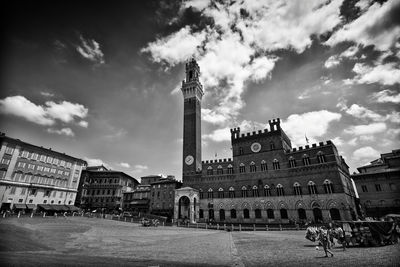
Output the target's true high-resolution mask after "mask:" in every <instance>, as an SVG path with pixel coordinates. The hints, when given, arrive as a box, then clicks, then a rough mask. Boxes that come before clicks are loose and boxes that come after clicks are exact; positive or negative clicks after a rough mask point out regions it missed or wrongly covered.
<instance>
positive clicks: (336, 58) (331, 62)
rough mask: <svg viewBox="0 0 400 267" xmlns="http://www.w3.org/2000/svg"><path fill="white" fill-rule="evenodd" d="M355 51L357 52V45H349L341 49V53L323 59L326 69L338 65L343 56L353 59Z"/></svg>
mask: <svg viewBox="0 0 400 267" xmlns="http://www.w3.org/2000/svg"><path fill="white" fill-rule="evenodd" d="M357 52H358V47H357V46H350V47H349V48H347V49H346V50H345V51H343V52H342V53H341V54H339V55H333V56H330V57H329V58H328V59H327V60H326V61H325V64H324V66H325V68H327V69H331V68H334V67H336V66H338V65H339V64H340V63H341V62H342V60H343V58H348V59H355V58H356V57H355V54H356V53H357Z"/></svg>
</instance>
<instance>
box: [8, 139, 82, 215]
mask: <svg viewBox="0 0 400 267" xmlns="http://www.w3.org/2000/svg"><path fill="white" fill-rule="evenodd" d="M0 142H1V148H0V160H1V161H0V199H1V209H2V210H19V211H26V212H32V211H36V210H43V211H53V212H54V211H68V210H75V208H74V203H75V198H76V194H77V191H78V185H79V180H80V176H81V172H82V169H83V168H85V166H86V165H87V163H86V161H84V160H82V159H79V158H75V157H72V156H70V155H67V154H65V153H62V152H57V151H54V150H52V149H50V148H44V147H41V146H36V145H33V144H30V143H27V142H24V141H21V140H19V139H15V138H11V137H8V136H6V135H5V134H4V133H1V135H0Z"/></svg>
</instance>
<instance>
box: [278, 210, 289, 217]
mask: <svg viewBox="0 0 400 267" xmlns="http://www.w3.org/2000/svg"><path fill="white" fill-rule="evenodd" d="M280 211H281V219H287V218H288V214H287V210H286V209H281V210H280Z"/></svg>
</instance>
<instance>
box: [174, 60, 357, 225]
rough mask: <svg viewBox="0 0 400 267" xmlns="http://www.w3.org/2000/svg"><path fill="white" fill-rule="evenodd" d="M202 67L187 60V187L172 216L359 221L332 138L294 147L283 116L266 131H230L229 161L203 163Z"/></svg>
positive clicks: (260, 220)
mask: <svg viewBox="0 0 400 267" xmlns="http://www.w3.org/2000/svg"><path fill="white" fill-rule="evenodd" d="M199 76H200V68H199V66H198V64H197V63H196V61H195V60H194V59H192V60H191V61H189V62H188V63H186V79H185V80H184V81H183V82H182V89H181V90H182V93H183V96H184V125H183V173H182V179H183V187H182V188H180V189H178V190H176V193H175V212H174V214H175V219H179V218H181V219H184V218H185V217H186V218H188V219H190V220H191V221H192V222H193V221H199V222H201V221H218V222H240V223H266V222H267V223H274V222H277V223H278V222H279V223H288V222H290V221H312V222H327V221H331V220H351V219H355V218H356V208H355V191H354V188H353V184H352V181H351V178H350V174H349V167H348V166H347V164H346V162H345V160H344V159H343V158H342V156H340V154H339V152H338V150H337V148H336V146H335V145H334V144H333V143H332V142H331V141H326V142H320V143H318V144H312V145H306V146H305V147H299V148H293V147H292V144H291V141H290V139H289V137H288V136H287V135H286V134H285V132H284V130H283V129H282V127H281V124H280V119H274V120H270V121H269V129H264V130H259V131H254V132H250V133H242V132H241V130H240V128H234V129H231V145H232V153H233V155H232V158H227V159H215V160H206V161H202V159H201V100H202V96H203V94H204V93H203V88H202V85H201V83H200V81H199Z"/></svg>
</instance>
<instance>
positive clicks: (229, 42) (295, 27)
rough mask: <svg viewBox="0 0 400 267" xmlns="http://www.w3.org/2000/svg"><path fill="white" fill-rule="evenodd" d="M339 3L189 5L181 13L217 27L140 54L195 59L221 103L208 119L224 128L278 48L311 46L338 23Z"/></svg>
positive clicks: (162, 41)
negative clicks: (189, 12) (187, 11)
mask: <svg viewBox="0 0 400 267" xmlns="http://www.w3.org/2000/svg"><path fill="white" fill-rule="evenodd" d="M341 2H342V0H333V1H323V2H321V1H318V0H313V1H311V0H310V1H304V2H298V1H283V0H282V1H237V2H224V1H223V2H213V4H210V1H198V0H193V1H185V2H184V3H183V5H182V8H183V9H184V8H188V7H192V8H194V9H196V10H199V11H201V12H202V16H203V17H207V18H210V19H211V20H212V21H213V23H211V24H210V25H208V26H207V27H204V28H203V29H202V30H200V31H199V29H198V26H193V27H191V26H186V27H185V28H182V29H180V30H179V31H177V32H175V33H172V34H170V35H168V36H166V37H164V38H159V39H157V40H156V41H154V42H152V43H149V44H148V45H147V46H146V47H145V48H143V49H142V50H141V51H142V52H149V53H150V54H151V58H152V60H153V61H154V62H161V63H165V64H166V65H167V66H168V65H169V66H174V65H176V64H179V63H182V62H185V61H186V60H187V59H188V58H189V57H191V56H193V55H195V56H196V58H197V59H198V63H199V65H200V68H201V71H202V76H201V79H202V83H203V85H204V88H206V90H210V91H212V94H210V93H209V94H206V97H207V96H209V95H213V97H214V100H215V101H216V102H217V103H218V104H217V105H215V107H214V108H212V110H209V111H206V112H208V114H213V115H214V116H216V117H217V119H213V118H210V117H209V116H207V115H206V120H207V121H210V122H212V123H216V121H218V122H221V123H223V125H222V126H223V127H226V126H227V125H228V124H229V123H231V122H233V121H235V119H236V117H237V115H238V114H239V110H240V109H241V108H243V106H244V105H245V103H244V101H243V99H242V94H243V92H244V90H245V88H246V85H247V82H248V81H253V82H259V81H261V80H263V79H266V78H268V77H269V75H270V73H271V71H272V70H273V68H274V66H275V63H276V61H277V60H278V58H277V57H276V56H275V55H274V54H273V52H274V51H276V50H280V49H293V50H295V51H296V52H298V53H301V52H303V51H304V50H305V49H306V48H307V47H309V46H310V45H311V43H312V37H311V36H312V35H320V34H322V33H325V32H328V31H331V30H332V29H333V28H334V27H335V26H336V25H338V24H339V23H340V10H339V9H340V5H341ZM243 11H244V12H243ZM244 13H246V14H247V15H243V14H244ZM211 26H212V27H211ZM194 29H195V30H194ZM175 92H178V89H176V88H175V89H174V90H173V93H175Z"/></svg>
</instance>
